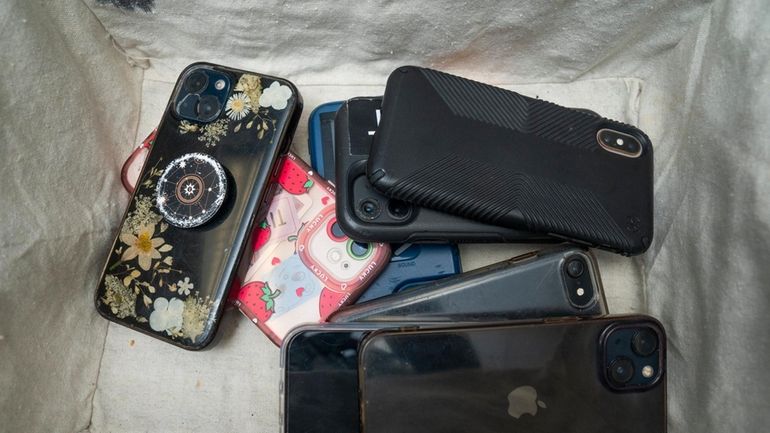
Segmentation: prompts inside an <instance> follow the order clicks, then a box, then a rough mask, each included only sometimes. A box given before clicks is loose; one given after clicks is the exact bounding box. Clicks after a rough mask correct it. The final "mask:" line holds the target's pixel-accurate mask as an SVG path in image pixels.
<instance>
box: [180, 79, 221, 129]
mask: <svg viewBox="0 0 770 433" xmlns="http://www.w3.org/2000/svg"><path fill="white" fill-rule="evenodd" d="M229 94H230V77H229V76H228V75H227V74H226V73H224V72H222V71H217V70H215V69H211V68H206V67H198V68H197V69H195V70H192V71H190V73H189V74H187V75H186V76H185V77H184V79H183V80H182V82H181V85H180V87H179V89H178V91H177V93H176V96H175V99H174V109H175V110H174V111H175V114H177V115H178V116H179V117H181V118H182V119H184V120H187V121H191V122H196V123H209V122H213V121H214V120H216V119H217V118H218V117H219V115H220V114H221V113H222V110H223V108H224V106H225V103H226V102H227V98H228V96H229Z"/></svg>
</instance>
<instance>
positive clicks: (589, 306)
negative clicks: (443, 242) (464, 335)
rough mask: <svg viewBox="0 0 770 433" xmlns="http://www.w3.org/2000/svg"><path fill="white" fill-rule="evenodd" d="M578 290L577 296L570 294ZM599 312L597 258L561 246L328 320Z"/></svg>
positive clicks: (466, 318)
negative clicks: (569, 268) (576, 266)
mask: <svg viewBox="0 0 770 433" xmlns="http://www.w3.org/2000/svg"><path fill="white" fill-rule="evenodd" d="M571 260H579V261H581V262H582V263H583V264H584V270H583V272H582V274H581V275H580V276H579V277H578V278H577V279H571V278H570V277H569V276H568V275H567V274H566V271H565V266H566V264H567V263H568V262H569V261H571ZM570 281H575V283H579V284H568V283H569V282H570ZM578 289H582V291H581V293H582V295H580V296H577V295H576V294H572V295H571V293H570V291H576V290H578ZM603 314H607V304H606V301H605V298H604V290H603V288H602V281H601V276H600V275H599V268H598V266H597V264H596V259H595V258H594V257H593V255H592V254H591V253H590V252H589V251H587V250H584V249H582V248H578V247H571V246H562V247H556V248H552V249H548V250H543V251H538V252H534V253H528V254H524V255H521V256H518V257H514V258H512V259H510V260H506V261H503V262H499V263H495V264H492V265H489V266H486V267H483V268H479V269H475V270H473V271H470V272H465V273H463V274H459V275H455V276H452V277H448V278H444V279H442V280H439V281H436V282H432V283H429V284H425V285H423V286H420V287H416V288H413V289H412V290H410V291H407V292H401V293H396V294H393V295H390V296H387V297H384V298H380V299H375V300H372V301H369V302H364V303H361V304H355V305H351V306H348V307H344V308H342V309H340V310H339V311H337V312H336V313H335V314H334V315H332V317H330V318H329V321H331V322H337V323H341V322H362V321H365V322H371V321H413V322H451V321H462V322H475V321H487V322H489V321H496V320H497V321H499V320H516V319H531V318H536V317H537V318H539V317H562V316H581V317H591V316H599V315H603Z"/></svg>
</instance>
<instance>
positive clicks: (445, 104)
mask: <svg viewBox="0 0 770 433" xmlns="http://www.w3.org/2000/svg"><path fill="white" fill-rule="evenodd" d="M602 128H611V129H614V130H616V131H620V132H622V133H625V134H628V135H631V136H633V137H634V138H636V140H638V141H639V143H640V145H641V148H642V152H641V155H640V156H638V157H636V158H629V157H625V156H621V155H618V154H616V153H612V152H609V151H607V150H605V149H604V148H603V147H602V146H600V145H599V143H598V142H597V139H596V134H597V132H598V131H599V130H600V129H602ZM368 175H369V180H370V181H371V183H372V184H373V185H374V186H375V187H377V188H378V189H379V190H381V191H382V192H383V193H385V194H386V195H388V196H391V197H395V198H399V199H402V200H405V201H408V202H412V203H416V204H419V205H421V206H425V207H430V208H434V209H438V210H441V211H445V212H449V213H453V214H457V215H460V216H463V217H466V218H470V219H474V220H478V221H484V222H487V223H490V224H495V225H501V226H506V227H512V228H518V229H522V230H528V231H532V232H539V233H548V234H550V235H554V236H558V237H562V238H565V239H569V240H572V241H577V242H581V243H584V244H588V245H592V246H597V247H600V248H604V249H608V250H611V251H616V252H620V253H623V254H628V255H632V254H639V253H641V252H644V251H645V250H646V249H647V247H648V246H649V245H650V242H651V241H652V234H653V216H652V208H653V197H652V196H653V193H652V175H653V157H652V145H651V143H650V141H649V139H648V138H647V136H646V135H645V134H644V133H643V132H642V131H640V130H639V129H637V128H634V127H632V126H630V125H626V124H623V123H620V122H616V121H613V120H609V119H605V118H602V117H599V116H596V115H593V114H591V113H589V112H586V111H582V110H576V109H571V108H564V107H560V106H558V105H556V104H553V103H550V102H546V101H541V100H538V99H533V98H528V97H526V96H523V95H520V94H518V93H515V92H511V91H508V90H504V89H500V88H497V87H493V86H489V85H486V84H482V83H478V82H475V81H471V80H468V79H464V78H461V77H456V76H453V75H449V74H446V73H443V72H438V71H434V70H430V69H424V68H418V67H412V66H407V67H402V68H398V69H396V70H395V71H394V72H393V73H392V74H391V76H390V78H389V79H388V84H387V88H386V91H385V96H384V100H383V107H382V120H381V122H380V127H379V129H378V130H377V134H376V136H375V139H374V144H373V146H372V149H371V153H370V156H369V161H368Z"/></svg>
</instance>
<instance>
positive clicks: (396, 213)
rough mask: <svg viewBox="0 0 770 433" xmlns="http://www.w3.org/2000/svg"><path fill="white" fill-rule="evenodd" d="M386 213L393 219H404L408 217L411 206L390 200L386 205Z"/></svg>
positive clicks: (403, 202)
mask: <svg viewBox="0 0 770 433" xmlns="http://www.w3.org/2000/svg"><path fill="white" fill-rule="evenodd" d="M388 211H389V212H390V214H391V215H392V216H393V218H397V219H404V218H406V217H408V216H409V214H410V213H411V211H412V206H411V205H410V204H409V203H407V202H405V201H401V200H390V202H389V203H388Z"/></svg>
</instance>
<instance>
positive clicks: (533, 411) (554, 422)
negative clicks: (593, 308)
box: [359, 316, 666, 433]
mask: <svg viewBox="0 0 770 433" xmlns="http://www.w3.org/2000/svg"><path fill="white" fill-rule="evenodd" d="M637 324H638V325H640V326H643V327H647V328H648V329H653V330H655V332H656V333H657V335H658V341H659V348H658V352H656V353H655V355H653V358H654V361H653V363H654V364H655V365H656V366H657V367H658V368H659V369H660V370H659V371H655V372H654V374H655V375H657V376H656V378H655V380H654V381H653V382H651V383H652V385H651V386H650V387H649V388H648V389H644V390H637V391H615V390H613V389H611V388H610V387H609V386H608V385H607V384H606V383H605V379H604V372H603V371H604V368H603V367H604V359H603V358H604V357H603V355H602V354H603V350H602V349H601V345H602V343H601V342H602V339H603V336H604V335H606V333H607V332H608V331H609V330H610V329H612V328H613V327H616V326H629V325H632V326H636V325H637ZM359 363H360V364H359V377H360V379H359V380H360V383H359V385H360V387H361V411H362V413H361V423H362V431H365V432H367V433H386V432H387V433H391V432H399V433H467V432H474V433H487V432H490V433H491V432H494V433H499V432H522V433H525V432H526V433H532V432H549V433H551V432H560V433H571V432H574V433H585V432H626V433H637V432H638V433H660V432H665V431H666V380H665V334H664V332H663V328H662V326H661V325H660V324H659V323H658V322H657V321H655V320H654V319H651V318H649V317H646V316H629V317H607V318H601V319H591V320H583V321H571V322H570V321H567V322H554V323H534V324H510V325H500V326H489V327H478V328H465V329H463V328H460V329H444V330H416V331H403V332H401V331H388V330H385V331H381V332H374V333H371V334H369V335H368V336H367V337H366V338H365V340H364V342H363V343H362V345H361V347H360V348H359ZM638 368H639V369H641V366H639V367H638ZM637 371H639V370H637Z"/></svg>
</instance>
